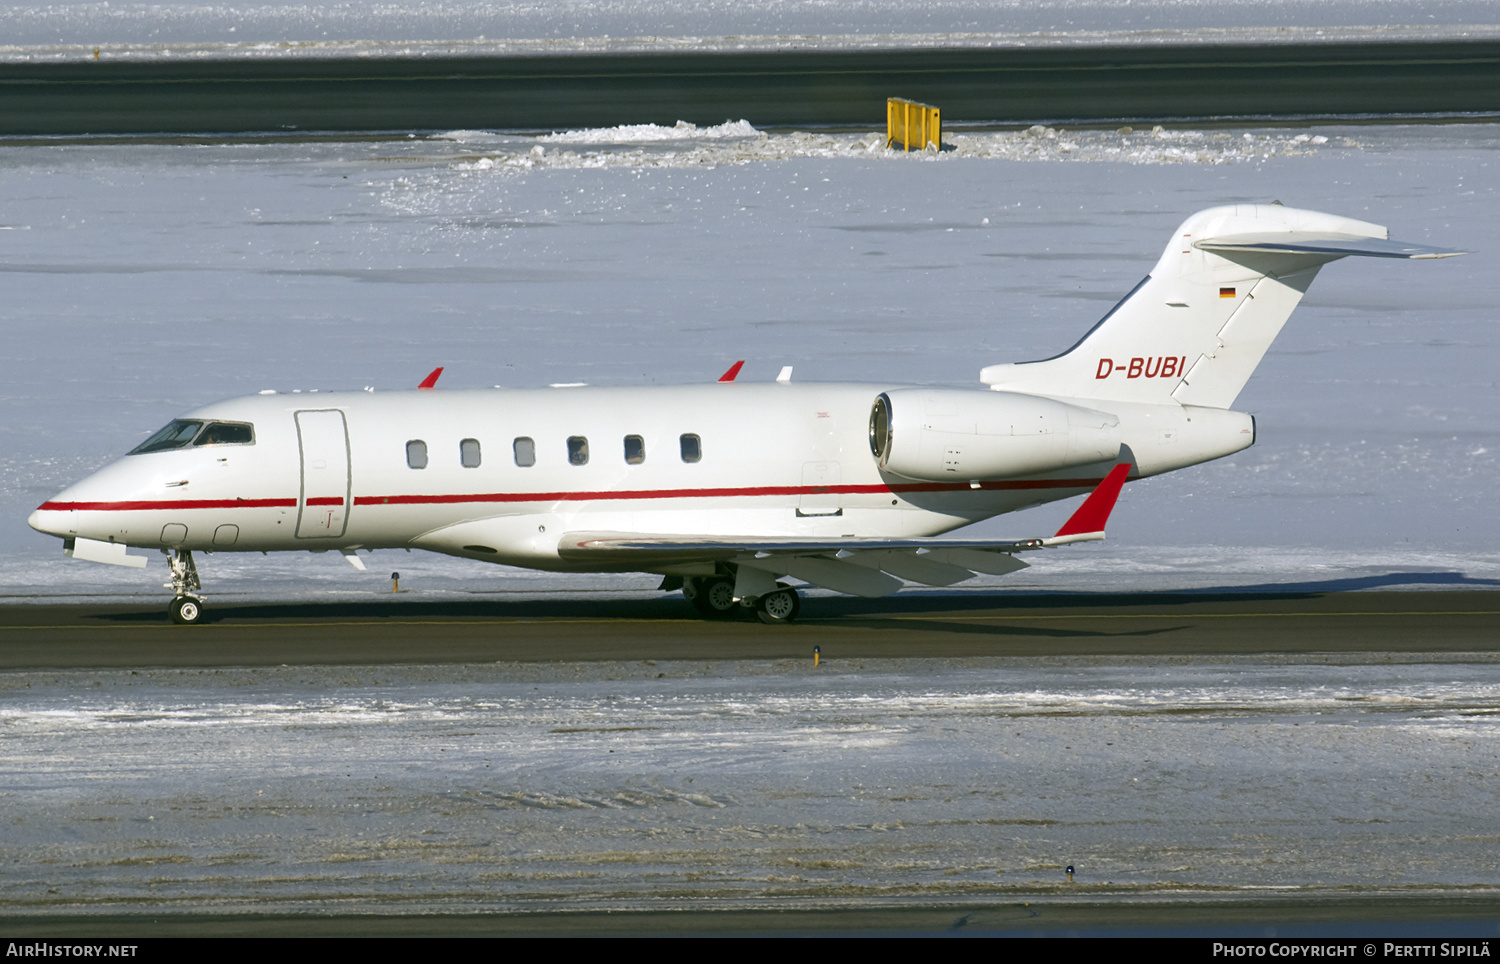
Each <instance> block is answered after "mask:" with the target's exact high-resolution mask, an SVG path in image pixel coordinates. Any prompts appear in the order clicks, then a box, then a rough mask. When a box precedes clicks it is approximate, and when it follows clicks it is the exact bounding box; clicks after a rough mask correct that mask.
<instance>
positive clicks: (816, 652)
mask: <svg viewBox="0 0 1500 964" xmlns="http://www.w3.org/2000/svg"><path fill="white" fill-rule="evenodd" d="M822 655H823V650H822V649H821V648H819V647H817V646H814V647H813V665H814V666H817V665H818V661H819V659H820V658H821V657H822Z"/></svg>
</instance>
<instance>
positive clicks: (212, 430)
mask: <svg viewBox="0 0 1500 964" xmlns="http://www.w3.org/2000/svg"><path fill="white" fill-rule="evenodd" d="M254 441H255V427H254V426H252V425H250V424H249V423H247V422H209V423H208V427H207V428H205V429H204V430H203V431H202V432H200V433H198V437H197V438H196V439H194V440H193V444H194V445H249V444H251V443H252V442H254Z"/></svg>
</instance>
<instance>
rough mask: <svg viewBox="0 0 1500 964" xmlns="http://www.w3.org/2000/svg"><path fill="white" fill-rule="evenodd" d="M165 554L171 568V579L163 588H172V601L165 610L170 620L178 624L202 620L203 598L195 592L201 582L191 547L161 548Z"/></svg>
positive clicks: (190, 623)
mask: <svg viewBox="0 0 1500 964" xmlns="http://www.w3.org/2000/svg"><path fill="white" fill-rule="evenodd" d="M162 551H163V552H165V553H166V554H167V565H168V566H169V567H171V569H172V581H171V582H169V583H166V584H165V588H167V589H170V590H172V603H171V605H170V606H168V607H167V612H169V613H171V614H172V622H174V623H176V624H177V625H179V626H192V625H196V624H197V623H201V622H202V621H203V598H202V597H201V596H199V595H197V594H196V590H199V589H202V588H203V584H202V583H201V582H199V580H198V567H197V566H196V565H194V563H193V552H192V550H191V549H171V550H167V549H163V550H162Z"/></svg>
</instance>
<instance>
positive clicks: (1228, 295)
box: [1219, 288, 1234, 298]
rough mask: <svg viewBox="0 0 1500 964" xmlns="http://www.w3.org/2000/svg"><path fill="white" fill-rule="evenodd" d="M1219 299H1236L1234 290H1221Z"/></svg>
mask: <svg viewBox="0 0 1500 964" xmlns="http://www.w3.org/2000/svg"><path fill="white" fill-rule="evenodd" d="M1219 297H1220V298H1233V297H1234V289H1233V288H1220V289H1219Z"/></svg>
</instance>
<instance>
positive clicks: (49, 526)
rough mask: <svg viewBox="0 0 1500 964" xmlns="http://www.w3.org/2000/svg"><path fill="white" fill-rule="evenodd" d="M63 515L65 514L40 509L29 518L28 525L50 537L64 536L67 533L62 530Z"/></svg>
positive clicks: (27, 519)
mask: <svg viewBox="0 0 1500 964" xmlns="http://www.w3.org/2000/svg"><path fill="white" fill-rule="evenodd" d="M62 515H63V513H61V512H49V511H48V510H46V509H43V508H39V509H37V510H36V511H35V512H32V513H31V515H29V516H27V518H26V524H27V525H29V526H31V527H32V528H33V529H35V530H36V531H38V532H43V533H46V534H47V535H49V536H63V535H66V533H64V532H62V531H61V529H60V524H61V523H62V518H61V516H62Z"/></svg>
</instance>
